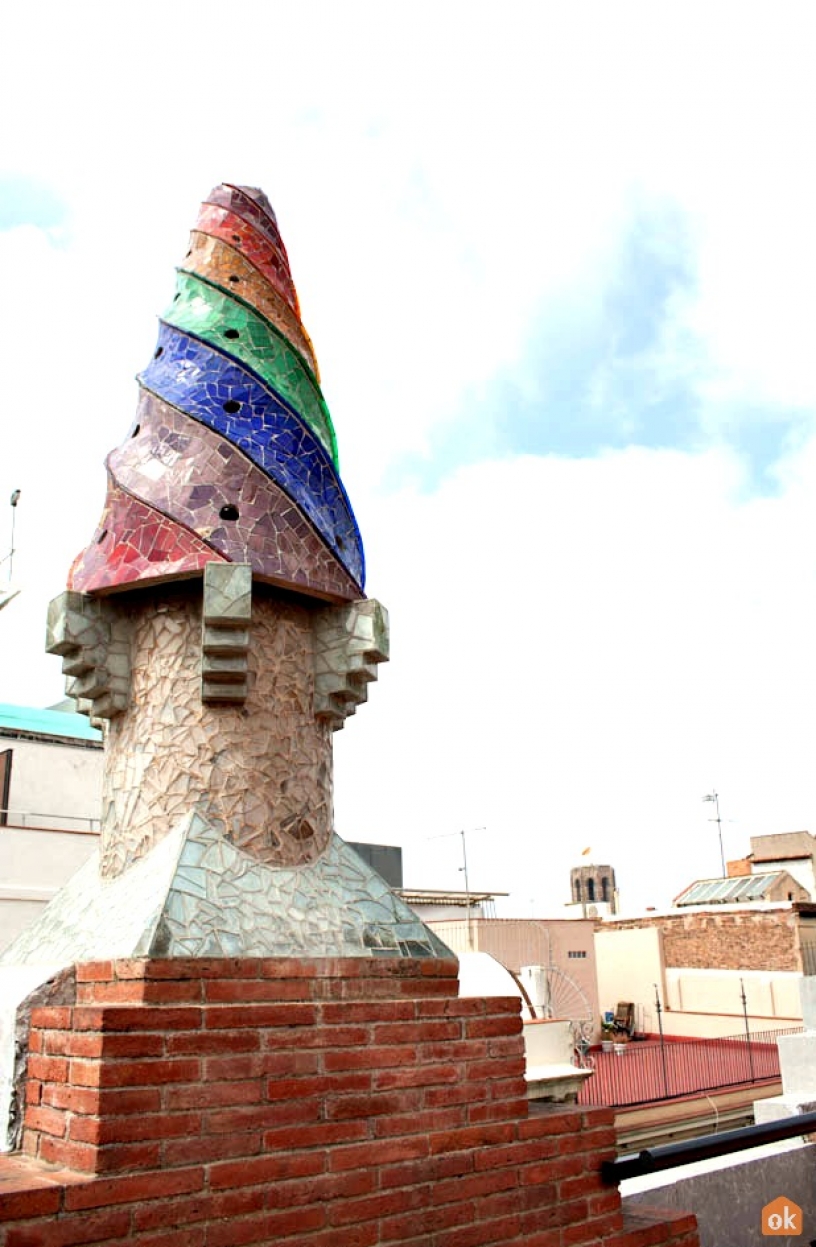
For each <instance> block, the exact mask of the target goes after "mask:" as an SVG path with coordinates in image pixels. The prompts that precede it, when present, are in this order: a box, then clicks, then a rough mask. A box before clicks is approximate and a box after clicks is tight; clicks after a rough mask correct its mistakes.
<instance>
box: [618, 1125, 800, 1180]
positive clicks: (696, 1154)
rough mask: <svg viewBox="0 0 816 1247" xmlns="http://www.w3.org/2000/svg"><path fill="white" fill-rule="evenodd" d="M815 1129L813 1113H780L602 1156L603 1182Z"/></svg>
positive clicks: (690, 1161)
mask: <svg viewBox="0 0 816 1247" xmlns="http://www.w3.org/2000/svg"><path fill="white" fill-rule="evenodd" d="M815 1131H816V1113H799V1114H797V1115H796V1116H794V1117H781V1118H780V1119H779V1120H778V1121H768V1122H761V1123H760V1124H759V1125H758V1126H743V1127H742V1129H740V1130H724V1131H723V1132H722V1134H704V1135H701V1136H700V1137H699V1138H697V1139H687V1140H685V1142H683V1143H665V1144H663V1145H662V1146H660V1147H648V1148H645V1149H644V1150H643V1151H641V1152H630V1153H629V1154H628V1155H625V1156H617V1157H615V1159H614V1160H605V1161H604V1162H603V1164H602V1165H601V1177H602V1179H603V1181H604V1182H610V1183H614V1184H615V1185H617V1184H618V1182H623V1180H624V1179H625V1178H640V1177H642V1176H643V1175H644V1174H647V1173H659V1172H660V1171H661V1170H663V1169H674V1168H676V1167H678V1166H680V1165H693V1164H694V1162H695V1161H697V1160H708V1159H710V1158H711V1157H712V1156H729V1155H730V1154H731V1153H732V1152H744V1151H745V1150H746V1149H748V1148H751V1147H761V1146H762V1144H763V1143H777V1142H779V1141H780V1140H781V1139H794V1138H796V1136H797V1135H806V1134H810V1133H812V1132H815Z"/></svg>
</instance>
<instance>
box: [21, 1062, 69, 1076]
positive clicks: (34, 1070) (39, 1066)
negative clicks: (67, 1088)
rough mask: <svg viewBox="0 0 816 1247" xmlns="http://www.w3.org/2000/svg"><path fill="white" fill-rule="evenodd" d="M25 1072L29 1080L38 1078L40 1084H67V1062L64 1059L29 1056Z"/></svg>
mask: <svg viewBox="0 0 816 1247" xmlns="http://www.w3.org/2000/svg"><path fill="white" fill-rule="evenodd" d="M26 1072H27V1075H28V1077H29V1078H38V1079H40V1081H41V1082H67V1081H68V1061H67V1060H66V1059H65V1057H57V1056H30V1057H29V1058H28V1068H27V1071H26Z"/></svg>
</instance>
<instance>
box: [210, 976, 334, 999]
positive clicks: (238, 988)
mask: <svg viewBox="0 0 816 1247" xmlns="http://www.w3.org/2000/svg"><path fill="white" fill-rule="evenodd" d="M309 988H310V985H309V983H308V982H307V981H305V980H303V979H292V980H291V981H288V982H287V981H286V980H285V979H269V980H263V979H213V980H211V981H207V982H205V984H204V999H205V1000H206V1001H207V1003H208V1004H238V1003H246V1004H265V1003H267V1002H269V1001H272V1000H277V1001H281V1002H283V1001H286V1000H310V999H311V992H310V990H309Z"/></svg>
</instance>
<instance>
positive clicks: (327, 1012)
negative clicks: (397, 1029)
mask: <svg viewBox="0 0 816 1247" xmlns="http://www.w3.org/2000/svg"><path fill="white" fill-rule="evenodd" d="M415 1018H416V1005H415V1003H414V1001H412V1000H348V1001H345V1002H342V1003H340V1002H337V1003H335V1002H329V1003H327V1004H324V1005H321V1007H320V1020H321V1022H322V1023H323V1024H324V1025H328V1026H332V1025H334V1024H340V1025H347V1024H348V1023H350V1022H351V1023H354V1022H413V1021H414V1019H415Z"/></svg>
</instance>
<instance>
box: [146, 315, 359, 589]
mask: <svg viewBox="0 0 816 1247" xmlns="http://www.w3.org/2000/svg"><path fill="white" fill-rule="evenodd" d="M139 381H140V383H141V384H142V385H143V386H144V387H145V388H146V389H148V390H150V391H152V393H154V394H157V395H158V397H159V398H163V399H164V400H165V401H166V402H168V403H172V405H173V406H174V407H178V408H179V409H180V410H181V411H183V412H184V413H185V414H186V415H188V416H192V417H193V419H195V420H199V421H200V422H201V423H202V424H206V425H208V426H209V427H210V428H211V429H214V430H215V431H216V432H217V433H220V434H221V436H222V437H225V438H226V439H227V440H228V441H229V442H231V443H232V445H233V446H237V447H238V448H239V449H240V450H242V451H243V452H244V454H245V455H247V456H248V458H250V459H251V460H252V462H253V463H255V464H257V466H258V467H259V468H261V469H262V470H263V471H264V472H265V473H266V474H267V476H269V477H271V479H272V480H273V481H275V482H276V484H278V485H280V487H281V488H282V489H284V490H285V491H286V493H287V494H288V495H289V497H290V498H292V499H293V501H294V502H296V503H297V505H298V506H299V507H300V508H301V510H302V511H303V513H304V514H305V515H306V516H307V517H308V518H309V519H310V520H311V522H312V524H314V526H315V528H316V529H317V531H318V532H319V533H320V535H321V536H322V537H323V539H324V541H325V542H326V543H327V545H328V546H329V548H330V549H331V550H332V551H333V553H334V554H335V556H336V557H337V558H338V559H339V560H340V562H341V563H342V564H343V566H344V567H345V568H346V570H347V571H348V573H349V575H350V576H351V577H352V578H353V579H354V581H355V582H356V583H357V584H358V585H359V586H360V589H361V590H362V588H363V587H364V585H365V561H364V555H363V543H362V539H361V537H360V531H359V529H358V527H357V522H356V520H355V518H354V512H353V511H352V509H351V503H350V502H349V500H348V496H347V495H346V491H345V490H344V488H343V485H342V483H341V481H340V478H339V477H338V476H337V474H336V472H335V471H334V467H333V465H332V462H331V460H330V459H329V456H328V454H327V453H326V451H325V450H324V449H323V447H322V446H321V445H320V443H319V442H318V441H317V439H316V438H315V436H314V434H313V433H311V432H310V430H309V429H308V428H307V427H306V426H305V425H304V424H303V423H302V422H301V421H300V419H299V418H298V417H297V416H296V415H295V413H294V412H293V411H292V410H291V409H290V408H289V407H287V406H286V404H285V403H283V402H282V401H281V399H280V398H278V397H277V396H276V395H275V394H273V393H271V392H270V391H269V390H268V389H266V387H265V386H264V385H262V384H261V382H260V381H259V380H258V379H257V378H256V377H255V376H254V374H253V373H251V372H248V371H247V370H246V369H245V368H242V367H240V366H239V365H238V364H236V363H235V362H234V361H232V360H230V359H227V358H226V357H225V356H223V355H220V354H219V353H218V352H217V351H215V350H213V349H212V347H209V346H207V345H205V343H203V342H200V341H199V340H198V339H197V338H192V337H190V336H189V335H188V334H186V333H182V332H180V331H179V330H177V329H174V328H172V327H171V326H170V325H166V324H163V323H161V324H160V327H159V341H158V346H157V348H156V353H155V355H154V357H153V359H152V361H151V362H150V364H149V365H148V367H147V368H146V369H145V370H144V372H143V373H141V374H140V376H139Z"/></svg>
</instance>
